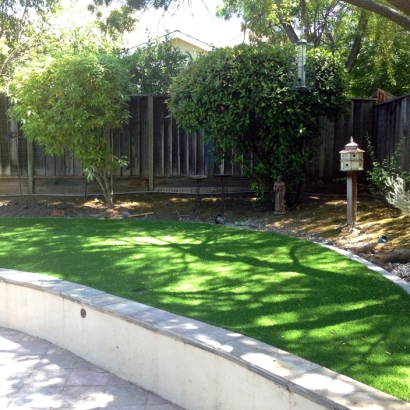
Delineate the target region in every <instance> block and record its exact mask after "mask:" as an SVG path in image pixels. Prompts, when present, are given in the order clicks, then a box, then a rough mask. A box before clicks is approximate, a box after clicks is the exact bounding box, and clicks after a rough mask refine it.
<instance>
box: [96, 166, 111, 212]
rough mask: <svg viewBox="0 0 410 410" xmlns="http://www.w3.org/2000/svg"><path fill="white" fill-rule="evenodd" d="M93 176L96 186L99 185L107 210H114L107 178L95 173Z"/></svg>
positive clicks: (104, 175)
mask: <svg viewBox="0 0 410 410" xmlns="http://www.w3.org/2000/svg"><path fill="white" fill-rule="evenodd" d="M94 176H95V179H96V180H97V182H98V184H99V185H100V188H101V191H102V194H103V196H104V199H105V202H106V204H107V206H108V208H114V202H113V195H112V187H111V183H110V178H109V176H107V175H106V174H104V173H102V172H95V174H94Z"/></svg>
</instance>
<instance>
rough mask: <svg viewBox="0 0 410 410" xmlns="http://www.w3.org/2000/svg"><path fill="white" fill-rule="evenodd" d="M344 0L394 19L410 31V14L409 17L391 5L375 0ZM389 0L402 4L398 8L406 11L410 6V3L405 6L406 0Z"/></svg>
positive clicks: (391, 2) (392, 2)
mask: <svg viewBox="0 0 410 410" xmlns="http://www.w3.org/2000/svg"><path fill="white" fill-rule="evenodd" d="M342 1H343V2H345V3H349V4H352V5H353V6H356V7H360V8H362V9H365V10H369V11H371V12H373V13H376V14H378V15H380V16H382V17H385V18H387V19H388V20H391V21H393V22H394V23H396V24H398V25H399V26H401V27H403V28H404V29H405V30H407V31H410V16H409V17H408V16H406V15H404V14H401V13H400V12H398V11H397V10H395V9H392V8H391V7H388V6H385V5H383V4H381V3H377V2H375V1H373V0H342ZM388 1H389V3H390V4H392V5H393V4H394V3H396V4H397V5H398V6H399V5H400V4H402V5H401V7H400V8H399V7H398V6H397V8H398V9H399V10H400V11H403V12H405V10H407V9H408V8H409V7H410V5H409V6H403V5H404V2H402V1H401V0H388Z"/></svg>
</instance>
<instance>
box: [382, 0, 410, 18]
mask: <svg viewBox="0 0 410 410" xmlns="http://www.w3.org/2000/svg"><path fill="white" fill-rule="evenodd" d="M387 3H390V4H391V5H392V6H393V7H395V8H396V9H397V10H400V11H401V12H403V13H404V14H407V15H408V16H410V2H409V0H387Z"/></svg>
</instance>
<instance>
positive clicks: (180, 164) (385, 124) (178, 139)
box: [0, 95, 410, 193]
mask: <svg viewBox="0 0 410 410" xmlns="http://www.w3.org/2000/svg"><path fill="white" fill-rule="evenodd" d="M150 98H152V101H153V117H151V119H150V114H149V110H148V100H149V99H150ZM165 101H166V98H165V97H163V96H151V97H150V96H147V95H143V96H132V98H131V100H130V119H129V121H128V123H127V124H126V125H125V126H124V128H123V129H122V130H121V131H118V132H116V133H115V134H114V138H113V152H114V154H115V155H117V156H123V155H125V156H127V157H128V159H129V166H128V167H124V168H123V169H121V170H119V171H118V172H117V173H116V176H117V177H118V178H117V181H118V182H117V185H118V187H120V188H121V189H124V190H125V191H126V192H128V191H129V190H141V189H144V190H146V189H149V188H150V187H151V188H152V184H153V186H154V188H155V187H156V186H157V184H160V185H161V184H162V182H164V184H165V183H166V184H168V185H169V184H170V182H169V181H170V180H171V179H175V180H176V181H175V184H170V185H175V186H178V187H180V186H181V187H182V186H183V185H184V184H185V186H186V187H189V186H191V185H192V181H190V180H189V178H188V177H189V175H193V174H205V175H208V179H207V182H206V185H209V184H212V183H214V182H215V181H216V180H215V181H213V178H212V176H213V175H214V174H216V173H227V174H231V175H232V178H230V179H229V180H230V181H233V180H234V179H233V178H242V177H243V169H242V167H241V165H240V164H231V163H230V162H229V158H228V157H229V156H228V157H227V158H226V159H225V160H224V161H223V162H222V163H221V164H216V163H215V159H214V155H213V154H212V153H210V152H209V151H210V150H211V148H212V143H211V142H208V143H204V141H203V140H204V138H203V132H196V133H188V132H186V131H184V130H181V129H179V128H177V126H176V123H175V120H174V119H172V118H170V116H169V113H168V110H167V106H166V104H165ZM6 109H7V101H6V100H5V99H4V96H3V97H1V96H0V132H1V133H2V134H3V135H1V134H0V137H1V138H0V176H2V178H4V177H8V176H10V177H11V176H18V175H19V169H20V175H22V176H25V175H26V174H27V172H28V168H27V143H26V140H25V139H18V140H14V139H5V138H4V135H6V134H7V129H8V128H7V127H8V126H7V119H6V116H5V112H6ZM150 123H151V124H153V131H154V132H153V139H152V146H150V144H149V124H150ZM409 134H410V95H407V96H403V97H400V98H396V99H393V100H389V101H387V102H384V103H380V104H376V102H375V100H374V99H354V100H352V101H351V112H350V114H349V115H346V116H345V118H343V119H342V120H340V121H337V122H335V123H332V122H329V121H324V127H323V129H322V131H321V144H320V145H319V146H318V147H317V158H316V161H315V162H312V163H311V164H309V166H308V175H309V176H310V177H312V178H321V179H327V180H332V179H335V178H338V177H343V176H345V174H344V173H343V172H341V171H340V170H339V151H340V150H341V149H342V148H343V147H344V145H345V144H346V143H348V142H349V140H350V137H351V136H353V138H354V140H355V142H356V143H358V144H359V147H360V148H362V149H364V150H365V151H367V142H366V139H365V138H366V135H370V136H371V140H372V144H373V146H374V147H375V152H376V156H377V158H378V160H379V161H381V160H383V159H384V158H387V159H389V158H391V155H392V154H393V152H394V151H395V149H397V145H398V144H399V142H400V140H401V139H402V137H406V139H405V141H404V142H403V147H402V150H401V154H402V155H401V157H400V158H399V164H400V165H401V166H402V167H403V169H405V170H408V169H409V168H410V164H409V162H410V135H409ZM16 144H17V145H16ZM33 156H34V178H35V179H36V178H37V179H36V183H35V185H36V186H37V193H38V190H40V191H41V192H46V191H47V189H50V190H52V192H54V191H55V190H58V186H63V185H64V184H61V180H62V179H64V178H72V179H70V182H69V183H67V186H66V187H65V188H62V191H64V193H67V192H69V190H70V187H72V186H73V184H74V183H75V182H74V181H84V178H83V174H82V168H81V163H80V161H79V160H78V159H76V158H74V157H73V155H72V153H71V152H66V153H65V154H64V155H61V156H51V155H46V154H45V152H44V149H43V148H42V147H41V146H39V145H38V144H37V143H34V144H33ZM150 158H152V159H153V161H152V164H153V168H154V172H153V174H152V175H151V176H150ZM368 167H370V159H369V157H368V153H366V154H365V168H368ZM364 175H365V173H360V174H359V177H362V178H363V177H364ZM39 177H40V178H50V181H49V182H47V183H46V182H45V181H44V180H43V179H41V181H40V180H39V179H38V178H39ZM74 177H78V178H74ZM73 178H74V179H73ZM121 178H122V179H121ZM53 179H55V180H56V181H59V182H58V183H57V184H56V183H55V182H56V181H54V182H53ZM12 180H13V179H12ZM148 180H150V181H151V184H148ZM15 181H16V180H15ZM119 181H122V182H119ZM161 181H162V182H161ZM217 182H219V180H218V181H217ZM241 183H242V182H241ZM10 184H11V183H10V182H8V184H7V186H10ZM81 184H84V182H80V187H79V188H78V189H73V191H72V193H74V192H82V191H83V188H84V186H83V185H81ZM181 184H182V185H181ZM92 186H93V185H90V189H91V187H92ZM7 189H8V188H7ZM116 189H117V188H116ZM2 191H4V190H2ZM14 191H15V190H14ZM14 191H13V192H14ZM17 191H18V189H17Z"/></svg>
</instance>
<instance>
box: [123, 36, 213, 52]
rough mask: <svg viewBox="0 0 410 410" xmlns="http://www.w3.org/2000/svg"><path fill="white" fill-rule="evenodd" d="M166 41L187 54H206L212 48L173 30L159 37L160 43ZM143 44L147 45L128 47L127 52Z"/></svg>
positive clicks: (210, 45)
mask: <svg viewBox="0 0 410 410" xmlns="http://www.w3.org/2000/svg"><path fill="white" fill-rule="evenodd" d="M166 39H168V41H170V42H171V44H172V45H173V46H174V47H178V48H180V49H181V50H183V51H188V52H198V53H205V54H207V53H208V52H210V51H212V49H213V48H214V46H213V45H212V44H208V43H205V42H204V41H201V40H198V39H197V38H195V37H192V36H190V35H189V34H186V33H183V32H182V31H180V30H174V31H172V32H170V33H167V34H164V35H163V36H160V37H159V40H160V41H166ZM145 44H148V42H145V43H141V44H139V45H137V46H134V47H130V48H129V50H131V49H133V48H138V47H141V46H143V45H145Z"/></svg>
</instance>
